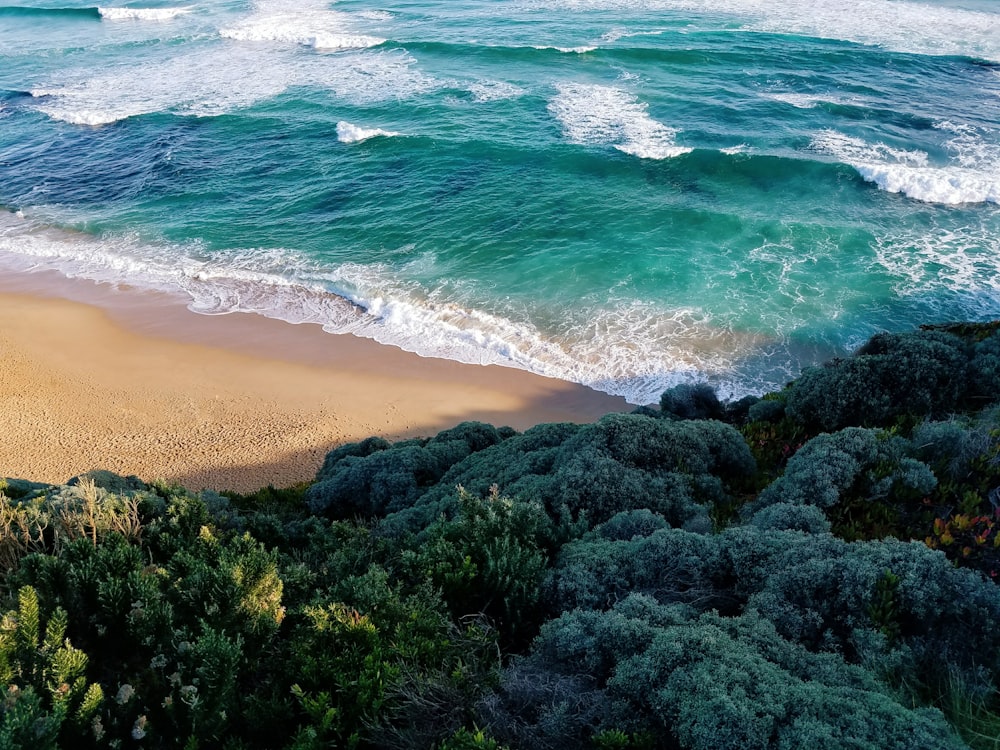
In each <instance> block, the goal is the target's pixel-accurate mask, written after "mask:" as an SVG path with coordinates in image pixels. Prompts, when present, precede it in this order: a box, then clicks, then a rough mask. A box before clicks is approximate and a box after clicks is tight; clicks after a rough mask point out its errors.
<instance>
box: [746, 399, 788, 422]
mask: <svg viewBox="0 0 1000 750" xmlns="http://www.w3.org/2000/svg"><path fill="white" fill-rule="evenodd" d="M784 418H785V399H784V398H765V399H761V400H760V401H757V402H756V403H754V404H753V406H751V407H750V408H749V409H748V410H747V421H749V422H780V421H781V420H782V419H784Z"/></svg>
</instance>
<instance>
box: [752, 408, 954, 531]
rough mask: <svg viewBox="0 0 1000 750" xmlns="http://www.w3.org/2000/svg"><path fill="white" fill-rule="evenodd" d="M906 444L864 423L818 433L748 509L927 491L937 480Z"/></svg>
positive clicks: (825, 503)
mask: <svg viewBox="0 0 1000 750" xmlns="http://www.w3.org/2000/svg"><path fill="white" fill-rule="evenodd" d="M907 447H908V446H907V444H906V442H905V441H903V440H902V439H900V438H892V437H888V436H886V435H883V434H881V433H879V432H878V431H876V430H869V429H865V428H861V427H848V428H847V429H844V430H841V431H840V432H837V433H834V434H832V435H830V434H823V435H817V436H816V437H814V438H813V439H812V440H810V441H809V442H808V443H806V444H805V445H804V446H803V447H802V448H801V449H800V450H799V451H798V453H796V454H795V455H794V456H792V458H791V459H790V460H789V461H788V467H787V468H786V470H785V474H784V475H783V476H781V477H779V478H778V479H777V480H775V481H774V482H773V483H772V484H771V485H770V486H769V487H767V488H766V489H765V490H764V491H763V492H761V493H760V495H759V496H758V498H757V500H756V501H755V502H754V503H752V504H751V505H750V506H749V507H748V511H749V512H750V513H753V512H756V511H758V510H760V509H761V508H765V507H767V506H768V505H773V504H775V503H786V504H790V505H815V506H817V507H819V508H823V509H828V508H832V507H833V506H835V505H837V504H838V503H839V502H841V501H842V500H844V499H845V498H860V499H865V500H871V499H880V498H886V497H888V496H889V495H890V494H891V493H893V492H901V491H912V492H915V493H918V494H926V493H928V492H930V491H931V490H933V489H934V486H935V485H936V484H937V479H936V477H935V476H934V474H933V473H932V472H931V470H930V469H929V468H928V467H927V465H926V464H923V463H921V462H919V461H917V460H915V459H913V458H910V457H908V456H907V455H906V449H907Z"/></svg>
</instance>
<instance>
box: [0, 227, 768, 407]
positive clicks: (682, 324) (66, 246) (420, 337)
mask: <svg viewBox="0 0 1000 750" xmlns="http://www.w3.org/2000/svg"><path fill="white" fill-rule="evenodd" d="M415 262H418V263H423V262H433V258H431V259H429V260H425V259H420V260H418V261H415ZM0 265H2V266H3V267H5V268H7V269H10V270H13V271H19V272H24V271H38V270H55V271H58V272H60V273H62V274H64V275H66V276H69V277H71V278H85V279H90V280H94V281H99V282H106V283H112V284H128V285H130V286H135V287H138V288H142V289H152V290H157V291H161V292H166V293H169V294H175V295H179V296H180V298H181V299H186V300H187V302H188V306H189V307H190V308H191V309H192V310H194V311H195V312H200V313H205V314H223V313H232V312H250V313H256V314H260V315H265V316H267V317H272V318H277V319H280V320H285V321H288V322H292V323H306V322H309V323H318V324H320V325H321V326H323V328H324V329H325V330H327V331H329V332H331V333H351V334H354V335H358V336H364V337H366V338H371V339H374V340H376V341H378V342H380V343H384V344H392V345H395V346H399V347H401V348H403V349H405V350H407V351H411V352H415V353H417V354H420V355H423V356H431V357H442V358H445V359H452V360H456V361H460V362H465V363H469V364H497V365H502V366H507V367H516V368H519V369H524V370H528V371H530V372H534V373H537V374H540V375H545V376H548V377H553V378H558V379H562V380H568V381H571V382H577V383H582V384H585V385H589V386H591V387H593V388H595V389H598V390H602V391H605V392H607V393H612V394H615V395H621V396H624V397H625V398H626V399H627V400H629V401H631V402H632V403H636V404H639V403H651V402H653V401H655V400H656V399H658V398H659V395H660V393H662V391H663V390H664V389H665V388H668V387H671V386H673V385H677V384H678V383H681V382H694V381H699V380H702V379H703V378H704V377H706V376H714V377H715V379H716V381H717V383H718V384H719V385H720V394H721V395H723V396H726V397H728V396H731V395H733V394H738V395H743V393H744V392H745V391H738V390H737V391H734V390H733V387H735V386H733V383H732V380H731V379H730V380H728V381H727V377H728V376H729V375H731V373H732V368H733V360H734V357H738V356H739V355H740V352H745V351H747V349H748V348H752V347H754V346H756V345H759V344H760V343H761V342H760V341H759V340H757V339H756V338H754V337H753V336H741V335H738V334H734V333H733V332H731V331H727V330H725V329H721V328H715V327H713V326H712V324H711V320H710V319H709V318H708V317H707V316H706V315H704V314H703V313H701V312H699V311H697V310H662V309H659V308H657V307H656V306H654V305H646V304H633V303H623V304H622V305H619V306H617V307H614V306H613V307H612V308H610V309H599V310H585V311H583V312H582V314H581V315H579V316H577V317H576V319H575V320H576V322H575V323H574V322H572V321H570V322H569V323H567V324H566V325H564V326H563V327H562V329H561V330H558V331H548V332H545V331H542V330H540V329H539V328H537V327H536V326H535V325H534V324H532V323H531V322H529V321H525V320H515V319H514V318H513V317H511V316H509V315H506V314H504V313H503V312H489V311H485V310H479V309H475V308H474V307H471V306H468V305H465V304H462V303H458V302H443V301H439V300H437V299H436V298H435V295H432V294H428V293H426V291H424V290H422V289H420V288H419V287H418V286H417V285H415V284H413V283H410V282H405V281H403V280H402V275H405V273H404V274H400V273H399V269H393V268H390V267H388V266H384V265H381V264H371V265H362V264H357V263H344V264H342V265H340V266H336V267H333V268H329V267H327V268H324V267H321V266H319V265H317V264H316V263H314V262H313V261H311V260H309V259H308V258H306V257H304V256H303V255H302V254H300V253H296V252H294V251H290V250H284V249H271V250H267V249H260V248H253V249H247V250H234V251H229V252H227V253H225V254H218V253H215V254H213V253H208V252H205V251H204V249H203V248H201V247H200V246H198V245H172V246H168V245H163V246H157V245H154V244H150V243H148V242H144V241H142V240H140V239H139V238H137V237H134V236H130V235H121V236H102V237H97V236H92V235H87V234H82V233H78V232H73V231H67V230H61V229H56V228H53V227H51V226H47V225H45V224H42V223H39V222H38V221H35V220H33V219H30V218H28V219H25V218H23V216H21V215H17V214H13V213H9V212H0ZM404 270H405V269H404ZM734 352H735V354H734ZM727 382H728V383H729V384H730V385H729V386H728V387H727V385H726V383H727Z"/></svg>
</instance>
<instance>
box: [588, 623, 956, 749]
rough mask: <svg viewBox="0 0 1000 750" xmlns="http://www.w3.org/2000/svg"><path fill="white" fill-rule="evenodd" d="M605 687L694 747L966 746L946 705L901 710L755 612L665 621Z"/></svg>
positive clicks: (875, 687)
mask: <svg viewBox="0 0 1000 750" xmlns="http://www.w3.org/2000/svg"><path fill="white" fill-rule="evenodd" d="M608 690H609V692H610V693H612V695H614V696H615V697H617V698H620V699H622V700H624V701H626V702H627V703H628V705H629V707H630V708H631V709H632V710H633V711H634V712H635V713H636V714H637V715H639V716H642V717H643V718H644V719H645V720H646V721H647V722H648V723H649V727H650V729H653V730H654V731H655V732H656V733H657V734H658V735H660V736H662V735H673V737H674V738H676V741H677V742H678V743H679V744H680V746H681V747H684V748H689V749H690V750H719V749H725V748H732V750H747V749H753V748H759V749H760V750H765V749H770V748H789V749H790V748H801V747H819V748H829V749H830V750H833V749H834V748H842V747H880V748H898V750H904V748H914V747H936V748H961V747H963V744H962V743H961V741H960V740H959V739H958V738H957V737H956V736H955V734H954V733H953V732H952V730H951V729H950V727H949V726H948V724H947V723H946V722H945V720H944V717H943V716H942V715H941V714H940V713H939V712H937V711H934V710H928V709H910V708H907V707H904V706H903V705H901V704H899V703H897V702H896V701H895V700H893V698H892V697H891V696H890V695H889V694H888V693H887V692H886V691H885V689H884V688H883V687H882V686H880V685H879V684H878V683H877V682H876V680H875V679H874V678H873V677H872V676H871V675H870V674H869V673H867V672H866V671H865V670H863V669H860V668H857V667H853V666H851V665H848V664H846V663H844V662H843V660H842V659H840V658H839V657H838V656H836V655H832V654H814V653H810V652H809V651H807V650H805V649H804V648H803V647H801V646H799V645H797V644H794V643H791V642H789V641H786V640H785V639H783V638H782V637H781V636H780V635H778V633H777V632H776V631H775V630H774V628H773V626H772V625H771V624H770V623H769V622H768V621H766V620H763V619H761V618H759V617H757V616H755V615H753V614H747V615H743V616H741V617H737V618H722V617H719V616H717V615H715V614H705V615H702V616H701V617H700V618H699V619H698V620H696V621H693V622H689V623H684V624H680V625H673V626H668V627H664V628H662V629H661V630H660V631H659V632H658V633H657V634H656V635H655V636H654V638H653V641H652V643H651V644H650V646H649V647H648V648H647V649H645V650H644V651H643V652H641V653H638V654H635V655H633V656H631V657H629V658H627V659H624V660H623V661H621V662H620V663H619V664H618V665H617V668H616V670H615V674H614V676H613V677H612V678H611V680H610V681H609V683H608Z"/></svg>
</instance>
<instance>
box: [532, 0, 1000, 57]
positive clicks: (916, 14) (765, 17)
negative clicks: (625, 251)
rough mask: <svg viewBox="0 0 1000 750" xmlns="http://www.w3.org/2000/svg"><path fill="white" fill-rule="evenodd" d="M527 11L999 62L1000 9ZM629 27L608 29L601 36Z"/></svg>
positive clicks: (596, 3) (660, 0) (805, 1)
mask: <svg viewBox="0 0 1000 750" xmlns="http://www.w3.org/2000/svg"><path fill="white" fill-rule="evenodd" d="M520 5H521V7H526V8H530V9H532V10H535V11H537V10H539V9H553V8H554V9H560V10H566V11H570V12H574V11H592V10H620V11H628V12H630V13H636V12H649V13H655V12H683V13H694V14H698V15H706V16H712V17H719V16H731V17H732V18H733V19H734V20H735V21H736V22H737V23H739V24H741V28H742V30H744V31H757V32H768V33H778V34H797V35H800V36H812V37H817V38H822V39H836V40H842V41H848V42H855V43H859V44H866V45H873V46H879V47H885V48H887V49H891V50H895V51H898V52H908V53H916V54H924V55H966V56H970V57H979V58H983V59H987V60H992V61H1000V15H997V14H995V13H988V12H984V11H977V10H969V9H964V8H957V7H948V6H946V5H932V4H930V3H926V2H907V1H906V0H898V1H896V2H888V1H887V0H845V1H844V2H836V3H817V2H814V0H522V2H521V4H520ZM627 33H628V32H627V31H626V30H621V29H613V30H612V31H611V32H608V34H606V35H605V38H606V39H607V40H609V41H610V40H613V39H618V38H621V37H622V36H625V35H626V34H627Z"/></svg>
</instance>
